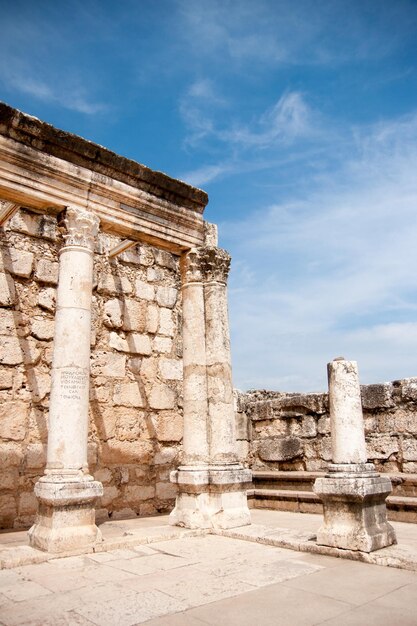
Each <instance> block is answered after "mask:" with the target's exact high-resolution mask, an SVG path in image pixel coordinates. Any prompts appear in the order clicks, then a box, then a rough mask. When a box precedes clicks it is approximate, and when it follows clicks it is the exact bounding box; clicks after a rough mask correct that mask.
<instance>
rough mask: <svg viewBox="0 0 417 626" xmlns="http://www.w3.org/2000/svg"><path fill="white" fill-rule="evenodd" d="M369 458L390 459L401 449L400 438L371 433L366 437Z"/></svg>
mask: <svg viewBox="0 0 417 626" xmlns="http://www.w3.org/2000/svg"><path fill="white" fill-rule="evenodd" d="M366 449H367V453H368V459H369V460H370V461H372V460H373V459H389V457H390V456H391V455H392V454H397V453H398V451H399V444H398V439H397V438H396V437H391V436H390V435H378V434H375V435H370V436H368V437H367V438H366Z"/></svg>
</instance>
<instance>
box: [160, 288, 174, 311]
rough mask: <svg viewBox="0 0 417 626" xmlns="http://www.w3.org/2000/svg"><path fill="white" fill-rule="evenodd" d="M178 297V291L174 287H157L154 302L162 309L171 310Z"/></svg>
mask: <svg viewBox="0 0 417 626" xmlns="http://www.w3.org/2000/svg"><path fill="white" fill-rule="evenodd" d="M177 297H178V290H177V289H175V288H174V287H157V288H156V300H157V302H158V304H159V305H160V306H162V307H167V308H169V309H172V307H173V306H174V305H175V303H176V301H177Z"/></svg>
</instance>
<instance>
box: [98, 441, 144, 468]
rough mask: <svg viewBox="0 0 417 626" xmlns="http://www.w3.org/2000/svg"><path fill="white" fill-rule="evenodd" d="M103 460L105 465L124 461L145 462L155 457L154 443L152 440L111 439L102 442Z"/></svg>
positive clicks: (101, 452)
mask: <svg viewBox="0 0 417 626" xmlns="http://www.w3.org/2000/svg"><path fill="white" fill-rule="evenodd" d="M100 457H101V462H102V463H104V464H105V465H107V464H108V465H121V464H124V463H134V464H144V463H151V462H152V459H153V445H152V443H151V442H150V441H143V440H139V441H117V440H116V439H110V440H109V441H107V442H104V443H102V446H101V450H100Z"/></svg>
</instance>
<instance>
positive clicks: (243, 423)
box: [235, 413, 250, 441]
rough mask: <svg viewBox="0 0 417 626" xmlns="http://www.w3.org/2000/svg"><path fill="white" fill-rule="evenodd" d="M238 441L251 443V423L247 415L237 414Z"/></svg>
mask: <svg viewBox="0 0 417 626" xmlns="http://www.w3.org/2000/svg"><path fill="white" fill-rule="evenodd" d="M235 425H236V439H243V440H246V441H249V439H250V421H249V419H248V417H247V415H246V413H235Z"/></svg>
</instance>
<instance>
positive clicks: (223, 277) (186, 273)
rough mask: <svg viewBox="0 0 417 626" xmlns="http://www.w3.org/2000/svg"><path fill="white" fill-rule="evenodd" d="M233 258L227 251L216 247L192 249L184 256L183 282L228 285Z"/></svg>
mask: <svg viewBox="0 0 417 626" xmlns="http://www.w3.org/2000/svg"><path fill="white" fill-rule="evenodd" d="M230 260H231V257H230V255H229V253H228V252H226V250H223V249H222V248H217V247H216V246H201V247H199V248H192V249H191V250H189V251H188V252H186V253H185V254H184V255H183V260H182V275H183V282H184V283H185V284H186V283H190V282H211V281H215V282H220V283H225V284H226V283H227V277H228V274H229V270H230Z"/></svg>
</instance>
